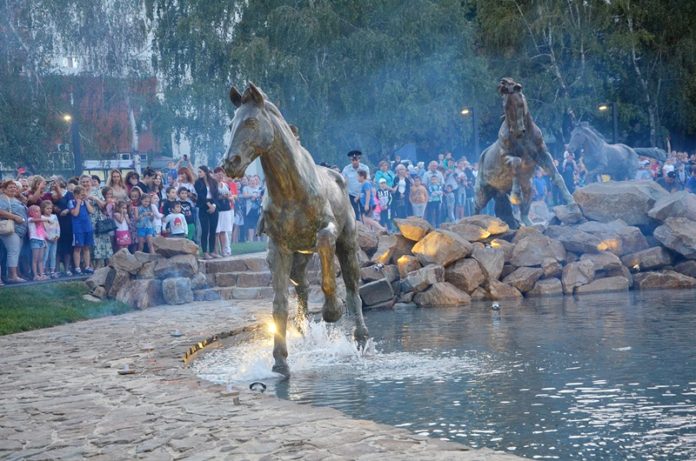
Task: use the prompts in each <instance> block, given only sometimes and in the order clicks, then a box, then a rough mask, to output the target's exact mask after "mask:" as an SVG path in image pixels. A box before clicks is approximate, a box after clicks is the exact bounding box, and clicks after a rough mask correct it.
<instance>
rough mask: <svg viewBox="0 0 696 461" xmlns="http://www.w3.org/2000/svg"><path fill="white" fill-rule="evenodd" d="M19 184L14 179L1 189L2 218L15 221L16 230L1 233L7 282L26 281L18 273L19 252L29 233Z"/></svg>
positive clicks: (0, 210)
mask: <svg viewBox="0 0 696 461" xmlns="http://www.w3.org/2000/svg"><path fill="white" fill-rule="evenodd" d="M19 187H20V186H19V185H18V183H17V182H15V181H13V180H9V181H5V182H4V183H2V188H1V190H0V219H6V220H11V221H13V222H14V232H10V233H8V234H4V235H0V240H2V243H3V244H4V245H5V248H6V250H7V283H21V282H25V281H26V280H24V279H23V278H21V277H20V276H19V274H18V273H17V266H18V264H19V254H20V251H21V250H22V245H23V243H24V237H25V236H26V233H27V208H26V206H24V204H23V203H22V201H21V200H19V198H18V196H19Z"/></svg>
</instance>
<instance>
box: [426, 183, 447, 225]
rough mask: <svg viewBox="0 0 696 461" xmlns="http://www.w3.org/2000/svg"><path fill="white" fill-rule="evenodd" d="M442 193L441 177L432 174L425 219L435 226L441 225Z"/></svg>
mask: <svg viewBox="0 0 696 461" xmlns="http://www.w3.org/2000/svg"><path fill="white" fill-rule="evenodd" d="M442 195H443V192H442V184H440V178H439V177H438V176H437V175H432V176H431V177H430V184H429V185H428V205H427V206H426V207H425V219H427V220H428V222H429V223H430V224H432V225H433V227H435V228H437V227H440V206H441V205H442Z"/></svg>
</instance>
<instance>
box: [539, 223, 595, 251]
mask: <svg viewBox="0 0 696 461" xmlns="http://www.w3.org/2000/svg"><path fill="white" fill-rule="evenodd" d="M546 235H547V236H549V237H551V238H552V239H554V240H558V241H559V242H561V243H562V244H563V246H564V247H565V249H566V250H568V251H571V252H573V253H578V254H583V253H597V252H598V251H599V249H598V248H599V245H600V243H601V240H600V239H599V238H598V237H596V236H594V235H592V234H590V233H587V232H583V231H581V230H578V229H576V228H574V227H569V226H549V227H548V229H546Z"/></svg>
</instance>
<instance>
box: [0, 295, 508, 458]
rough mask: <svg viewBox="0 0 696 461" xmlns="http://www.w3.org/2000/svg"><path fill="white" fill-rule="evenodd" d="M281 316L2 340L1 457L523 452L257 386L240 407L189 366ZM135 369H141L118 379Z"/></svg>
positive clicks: (128, 318)
mask: <svg viewBox="0 0 696 461" xmlns="http://www.w3.org/2000/svg"><path fill="white" fill-rule="evenodd" d="M270 312H271V306H270V302H267V301H262V302H260V301H236V302H235V303H234V305H231V303H230V302H229V301H217V302H198V303H193V304H190V305H187V306H160V307H155V308H150V309H147V310H144V311H138V312H133V313H129V314H125V315H121V316H117V317H106V318H101V319H96V320H90V321H84V322H80V323H74V324H70V325H63V326H59V327H54V328H48V329H44V330H37V331H32V332H27V333H20V334H15V335H9V336H3V337H0V348H1V349H2V358H1V359H0V393H1V395H2V399H1V403H0V458H2V459H28V460H38V459H89V460H120V459H153V460H159V459H162V460H169V459H192V460H205V459H233V460H275V459H279V460H286V459H301V460H324V459H361V460H383V459H389V460H398V459H403V460H415V459H428V460H450V459H452V460H482V461H483V460H485V461H498V460H500V461H503V460H514V459H520V458H517V457H515V456H511V455H508V454H502V453H495V452H493V451H490V450H485V449H477V450H473V449H468V448H467V447H465V446H463V445H459V444H456V443H453V442H444V441H440V440H435V439H430V438H424V437H419V436H416V435H414V434H412V433H410V432H408V431H406V430H405V429H398V428H393V427H390V426H386V425H383V424H376V423H373V422H370V421H362V420H354V419H350V418H348V417H347V416H345V415H344V414H343V413H340V412H339V411H337V410H333V409H330V408H325V407H323V408H320V407H316V408H315V407H310V406H307V405H299V404H296V403H293V402H289V401H285V400H281V399H278V398H277V397H275V396H273V395H266V394H256V393H252V392H251V391H249V390H246V389H245V390H242V391H241V396H240V400H241V405H233V402H232V399H231V397H230V396H226V395H223V393H222V391H223V388H222V386H216V385H212V384H210V383H207V382H205V381H201V380H199V379H198V378H196V376H195V375H194V374H193V372H192V371H191V370H190V369H189V368H186V367H184V366H182V361H181V358H182V356H183V354H184V353H185V351H186V350H187V349H188V348H189V347H191V346H192V345H193V344H195V343H196V342H198V341H201V340H203V339H204V338H207V337H210V336H211V335H214V334H219V333H224V332H232V331H242V330H243V329H244V328H249V327H252V326H254V325H255V324H259V322H260V321H263V320H264V319H265V318H268V317H269V316H270V315H269V314H270ZM256 317H258V319H259V320H255V318H256ZM174 329H179V330H181V332H182V333H184V335H183V336H181V337H178V338H174V337H172V336H171V335H170V334H169V332H170V331H172V330H174ZM125 364H129V366H130V367H131V369H133V370H135V371H136V373H135V374H130V375H119V374H118V373H117V371H118V370H119V369H122V368H123V366H124V365H125Z"/></svg>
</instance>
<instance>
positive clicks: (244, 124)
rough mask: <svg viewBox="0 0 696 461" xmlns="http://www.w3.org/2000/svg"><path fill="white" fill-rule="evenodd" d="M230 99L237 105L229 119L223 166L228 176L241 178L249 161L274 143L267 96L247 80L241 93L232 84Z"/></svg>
mask: <svg viewBox="0 0 696 461" xmlns="http://www.w3.org/2000/svg"><path fill="white" fill-rule="evenodd" d="M230 100H231V101H232V104H234V106H235V107H236V108H237V109H236V110H235V112H234V118H233V119H232V123H230V132H231V141H230V147H229V148H228V149H227V153H226V154H225V158H224V160H223V167H224V169H225V171H226V172H227V174H228V175H229V176H230V177H231V178H240V177H242V176H244V171H245V170H246V169H247V167H248V166H249V164H250V163H251V162H253V161H254V160H256V158H258V157H259V156H261V155H263V154H264V153H265V152H267V151H268V150H269V149H270V147H271V146H272V145H273V141H274V128H273V123H272V120H271V114H270V113H269V112H268V111H267V110H266V98H265V96H264V94H263V92H262V91H261V90H259V89H258V88H257V87H256V86H254V84H253V83H249V86H248V87H247V89H246V90H244V94H240V93H239V92H238V91H237V89H236V88H235V87H232V88H231V89H230Z"/></svg>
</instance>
